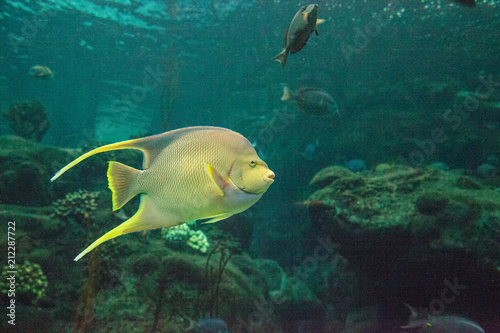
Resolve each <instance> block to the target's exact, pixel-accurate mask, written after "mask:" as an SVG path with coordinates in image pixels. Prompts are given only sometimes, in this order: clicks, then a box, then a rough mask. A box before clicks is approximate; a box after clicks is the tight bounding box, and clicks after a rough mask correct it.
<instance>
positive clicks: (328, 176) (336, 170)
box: [309, 165, 354, 188]
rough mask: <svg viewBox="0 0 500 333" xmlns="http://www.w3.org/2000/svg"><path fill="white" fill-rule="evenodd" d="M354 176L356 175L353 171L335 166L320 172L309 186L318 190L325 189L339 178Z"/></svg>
mask: <svg viewBox="0 0 500 333" xmlns="http://www.w3.org/2000/svg"><path fill="white" fill-rule="evenodd" d="M352 176H354V173H353V172H352V171H351V170H349V169H346V168H344V167H341V166H339V165H333V166H329V167H326V168H324V169H322V170H320V171H319V172H318V173H317V174H316V175H315V176H314V177H313V179H312V180H311V181H310V182H309V185H311V186H313V187H316V188H323V187H325V186H327V185H328V184H330V183H331V182H333V181H335V180H337V179H339V178H344V177H352Z"/></svg>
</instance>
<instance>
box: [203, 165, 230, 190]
mask: <svg viewBox="0 0 500 333" xmlns="http://www.w3.org/2000/svg"><path fill="white" fill-rule="evenodd" d="M206 167H207V168H206V170H207V173H208V175H209V176H210V179H212V181H213V182H214V183H215V185H217V188H218V189H219V195H220V196H221V197H222V196H224V188H226V186H227V185H228V182H227V181H226V180H225V179H224V177H222V176H221V174H220V173H219V172H218V171H217V170H215V168H214V167H212V166H211V165H210V164H207V165H206Z"/></svg>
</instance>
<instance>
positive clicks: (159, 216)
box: [74, 194, 185, 261]
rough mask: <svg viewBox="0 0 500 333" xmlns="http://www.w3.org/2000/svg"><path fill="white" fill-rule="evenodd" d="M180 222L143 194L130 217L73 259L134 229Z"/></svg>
mask: <svg viewBox="0 0 500 333" xmlns="http://www.w3.org/2000/svg"><path fill="white" fill-rule="evenodd" d="M181 222H185V221H182V220H180V219H179V218H178V217H177V216H175V215H170V214H167V213H164V212H159V211H158V209H157V208H156V207H155V205H154V203H153V202H152V201H151V199H150V198H149V197H148V195H147V194H143V195H142V197H141V204H140V205H139V210H137V213H135V214H134V216H132V217H131V218H130V219H128V220H127V221H125V222H123V223H122V224H120V225H119V226H117V227H116V228H114V229H112V230H111V231H108V232H107V233H106V234H104V235H103V236H101V237H100V238H99V239H97V240H96V241H95V242H93V243H92V244H90V246H89V247H87V248H86V249H85V250H83V252H82V253H80V254H79V255H77V256H76V258H75V259H74V260H75V261H78V260H80V259H81V258H82V257H83V256H84V255H86V254H87V253H89V252H90V251H92V250H93V249H95V248H96V247H97V246H99V245H101V244H102V243H104V242H106V241H108V240H110V239H113V238H115V237H118V236H121V235H125V234H128V233H131V232H135V231H143V230H149V229H157V228H161V227H170V226H173V225H177V224H179V223H181Z"/></svg>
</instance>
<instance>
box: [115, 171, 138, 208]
mask: <svg viewBox="0 0 500 333" xmlns="http://www.w3.org/2000/svg"><path fill="white" fill-rule="evenodd" d="M108 163H109V168H108V186H109V188H110V189H111V191H112V192H113V210H114V211H115V210H118V209H120V208H122V207H123V205H125V204H126V203H127V202H128V201H129V200H130V199H132V198H133V197H135V196H136V195H137V194H139V191H138V190H137V189H136V186H135V184H136V179H137V176H138V175H139V174H140V173H141V171H139V170H137V169H134V168H132V167H129V166H127V165H125V164H122V163H119V162H113V161H111V162H108Z"/></svg>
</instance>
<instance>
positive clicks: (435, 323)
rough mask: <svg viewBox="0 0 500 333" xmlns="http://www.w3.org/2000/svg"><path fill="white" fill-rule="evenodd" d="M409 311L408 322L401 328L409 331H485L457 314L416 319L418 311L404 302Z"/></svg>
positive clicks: (447, 332)
mask: <svg viewBox="0 0 500 333" xmlns="http://www.w3.org/2000/svg"><path fill="white" fill-rule="evenodd" d="M405 305H406V306H407V307H408V308H409V309H410V311H411V317H410V322H409V324H408V325H406V326H401V329H403V330H405V331H410V332H415V331H417V332H422V333H424V332H425V333H431V332H432V333H455V332H459V333H485V332H484V330H483V329H482V327H481V326H479V325H478V324H476V323H475V322H473V321H471V320H469V319H466V318H463V317H458V316H451V315H450V316H429V315H427V316H426V318H423V319H417V318H418V316H419V315H418V313H417V311H416V310H415V309H413V308H412V307H411V306H409V305H408V304H405Z"/></svg>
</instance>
